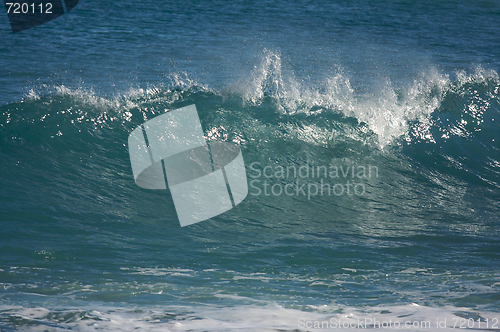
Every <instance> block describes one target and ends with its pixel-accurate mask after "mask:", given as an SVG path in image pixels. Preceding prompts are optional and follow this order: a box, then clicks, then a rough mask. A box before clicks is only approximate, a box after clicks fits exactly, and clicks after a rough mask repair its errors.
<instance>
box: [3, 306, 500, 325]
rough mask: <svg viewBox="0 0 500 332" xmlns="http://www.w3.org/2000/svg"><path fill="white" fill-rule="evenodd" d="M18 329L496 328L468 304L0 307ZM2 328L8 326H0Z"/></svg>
mask: <svg viewBox="0 0 500 332" xmlns="http://www.w3.org/2000/svg"><path fill="white" fill-rule="evenodd" d="M0 314H1V316H2V317H3V318H4V320H3V321H4V322H5V321H6V320H5V318H6V317H9V321H11V322H16V324H14V326H13V325H10V326H8V327H10V328H16V329H17V330H20V331H63V330H72V331H134V330H141V331H217V332H222V331H353V330H365V329H370V330H391V331H456V329H457V328H462V330H464V329H469V330H488V329H490V330H495V329H500V313H495V312H486V311H476V310H472V309H469V308H457V307H451V306H445V307H426V306H423V305H418V304H416V303H409V304H407V305H400V306H375V307H362V308H351V307H346V306H340V305H321V306H313V305H311V306H308V307H307V308H305V309H304V310H299V309H293V308H284V307H281V306H279V305H277V304H261V305H245V306H236V307H215V306H204V307H184V306H168V305H167V306H165V307H163V308H159V307H155V308H141V307H128V308H125V307H102V306H94V307H87V308H71V309H47V308H23V307H13V306H5V305H4V306H1V307H0ZM4 328H7V326H5V325H4Z"/></svg>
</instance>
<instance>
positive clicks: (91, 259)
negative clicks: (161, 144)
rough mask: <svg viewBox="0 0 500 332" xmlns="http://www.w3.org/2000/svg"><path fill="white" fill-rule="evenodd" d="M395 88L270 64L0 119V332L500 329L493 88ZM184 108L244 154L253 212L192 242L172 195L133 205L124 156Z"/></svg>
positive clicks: (432, 84) (1, 114)
mask: <svg viewBox="0 0 500 332" xmlns="http://www.w3.org/2000/svg"><path fill="white" fill-rule="evenodd" d="M394 85H395V84H392V83H390V82H388V83H386V84H384V85H381V86H380V87H379V89H378V91H377V92H376V93H373V92H372V93H370V94H368V93H366V94H364V93H357V92H356V91H357V89H356V86H354V84H353V83H351V80H350V78H349V75H348V74H347V73H345V72H344V71H342V70H339V71H338V72H337V73H335V74H334V75H332V76H331V77H327V78H326V79H325V80H324V81H323V82H322V83H321V82H320V83H318V84H314V85H313V84H309V83H307V82H306V81H303V80H299V79H297V78H295V77H294V75H293V74H291V73H286V72H285V71H284V70H282V63H281V56H280V54H279V52H273V51H266V52H264V54H263V56H262V59H261V63H260V64H259V65H257V66H255V68H254V69H253V71H251V72H250V73H248V74H247V75H246V76H245V78H243V79H241V80H239V81H238V82H236V83H235V84H233V85H231V86H229V87H226V88H224V89H218V88H214V87H210V86H204V85H202V84H199V83H197V82H196V81H194V80H190V79H189V77H188V75H184V74H183V75H174V76H171V79H170V82H169V83H168V84H165V85H163V86H157V87H149V88H145V89H141V88H136V89H130V90H129V91H127V92H126V93H123V94H121V95H120V96H118V97H108V96H104V95H99V93H97V92H94V91H92V90H90V89H86V88H85V87H81V88H79V89H70V88H67V87H65V86H64V85H59V86H54V87H45V88H38V89H34V90H32V91H30V92H29V93H28V94H27V95H26V96H25V98H24V99H23V100H22V101H19V102H16V103H10V104H6V105H3V106H0V138H1V141H2V144H1V145H0V157H1V159H2V163H0V168H1V169H0V186H1V188H2V191H1V193H0V215H1V218H0V220H1V225H2V232H1V233H0V243H1V249H0V250H1V252H2V255H1V258H0V262H1V266H2V269H0V281H1V282H0V284H1V285H2V287H1V288H0V297H1V298H2V305H1V306H0V326H2V330H3V329H7V330H9V329H17V328H26V329H33V330H44V329H49V330H55V331H56V330H64V329H75V330H88V329H90V330H93V329H100V328H103V329H109V330H113V329H116V328H118V327H120V328H121V329H125V330H126V329H131V330H132V329H134V328H136V327H138V328H147V329H151V330H156V329H158V330H176V329H177V330H195V331H198V330H200V331H201V330H203V331H221V330H228V331H229V330H231V329H232V328H234V326H237V327H238V328H240V329H242V330H243V329H247V330H255V331H257V330H258V331H264V330H266V329H268V330H269V331H271V330H276V329H281V330H294V329H296V328H297V327H299V328H301V327H300V325H298V324H301V322H302V323H304V324H305V323H306V322H313V321H317V320H319V321H323V320H330V319H333V318H335V319H338V321H339V322H340V321H342V322H354V321H356V319H358V318H360V319H365V318H367V317H368V318H369V317H371V318H373V319H377V318H378V319H379V320H382V319H384V318H386V320H388V319H389V318H390V319H392V320H393V321H396V320H400V321H401V323H402V324H403V323H404V320H402V318H401V317H408V319H409V320H411V321H412V322H414V321H420V322H421V321H423V320H424V318H425V320H431V321H432V327H433V328H435V327H436V324H437V323H436V321H437V320H442V319H445V318H447V323H446V327H447V328H450V329H451V328H452V326H453V323H454V322H455V321H454V319H464V320H467V321H468V320H469V318H473V320H474V321H475V323H474V324H476V325H475V327H476V328H478V327H479V328H484V326H483V325H481V326H479V325H478V324H480V323H481V321H483V320H485V319H489V321H490V324H491V322H492V320H493V319H497V320H498V319H499V318H500V317H499V314H498V305H499V303H500V302H499V301H500V292H499V282H498V280H499V277H500V275H499V272H498V260H499V258H500V257H499V253H500V246H499V242H498V238H499V235H500V234H499V231H498V212H499V211H500V177H499V171H500V145H499V142H500V131H499V130H498V123H500V95H499V94H500V81H499V78H498V74H497V73H496V72H494V71H487V70H484V69H481V68H478V69H477V70H476V71H475V72H471V73H466V72H457V73H456V74H454V75H453V78H451V77H450V76H449V75H445V74H440V73H438V72H436V71H434V72H427V73H422V74H421V75H419V76H416V77H415V78H414V79H413V80H411V81H410V83H408V84H406V85H404V86H399V87H394ZM191 104H195V105H196V106H197V109H198V112H199V115H200V119H201V123H202V126H203V128H204V130H205V136H206V139H207V140H219V141H231V142H235V143H237V144H238V145H239V146H240V147H241V149H242V152H243V156H244V160H245V164H246V168H247V175H248V181H249V195H248V196H247V198H246V199H245V201H244V202H242V203H241V204H240V205H238V206H237V207H236V208H234V209H233V210H231V211H229V212H226V213H224V214H222V215H220V216H218V217H215V218H212V219H210V220H207V221H204V222H201V223H198V224H195V225H192V226H189V227H185V228H180V227H179V223H178V220H177V216H176V213H175V208H174V204H173V201H172V197H171V195H170V192H169V191H168V190H166V191H151V190H144V189H141V188H139V187H137V186H136V185H135V183H134V180H133V176H132V171H131V166H130V160H129V155H128V147H127V138H128V135H129V133H130V132H131V131H132V130H133V129H134V128H136V127H137V126H139V125H141V124H142V123H144V122H145V121H146V120H148V119H151V118H153V117H155V116H157V115H159V114H162V113H164V112H167V111H169V110H172V109H176V108H180V107H183V106H187V105H191ZM294 172H295V173H294ZM349 181H350V182H349ZM348 182H349V183H351V187H349V185H348ZM326 183H327V184H329V185H330V188H332V191H331V192H330V191H328V193H327V192H326V189H325V188H327V187H326ZM287 185H289V186H288V187H287ZM287 188H288V189H290V190H289V191H286V190H287ZM301 188H302V189H301ZM340 188H342V194H340ZM322 189H324V191H320V190H322ZM278 193H279V194H278ZM290 193H291V194H290ZM28 304H29V305H28ZM139 308H140V309H139ZM436 308H439V309H436ZM436 310H437V311H436ZM431 312H432V313H431ZM242 315H244V316H245V317H246V318H245V319H244V320H241V319H240V318H241V316H242ZM235 317H240V318H238V319H236V318H235ZM429 317H430V318H429ZM299 318H303V319H304V320H303V321H298V319H299ZM478 319H479V323H478ZM311 324H312V323H311ZM306 327H307V326H306ZM306 327H304V328H306ZM489 328H491V326H490V327H489ZM436 329H437V328H436ZM395 330H397V329H395ZM401 330H404V328H401ZM439 330H440V331H441V330H443V329H439Z"/></svg>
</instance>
